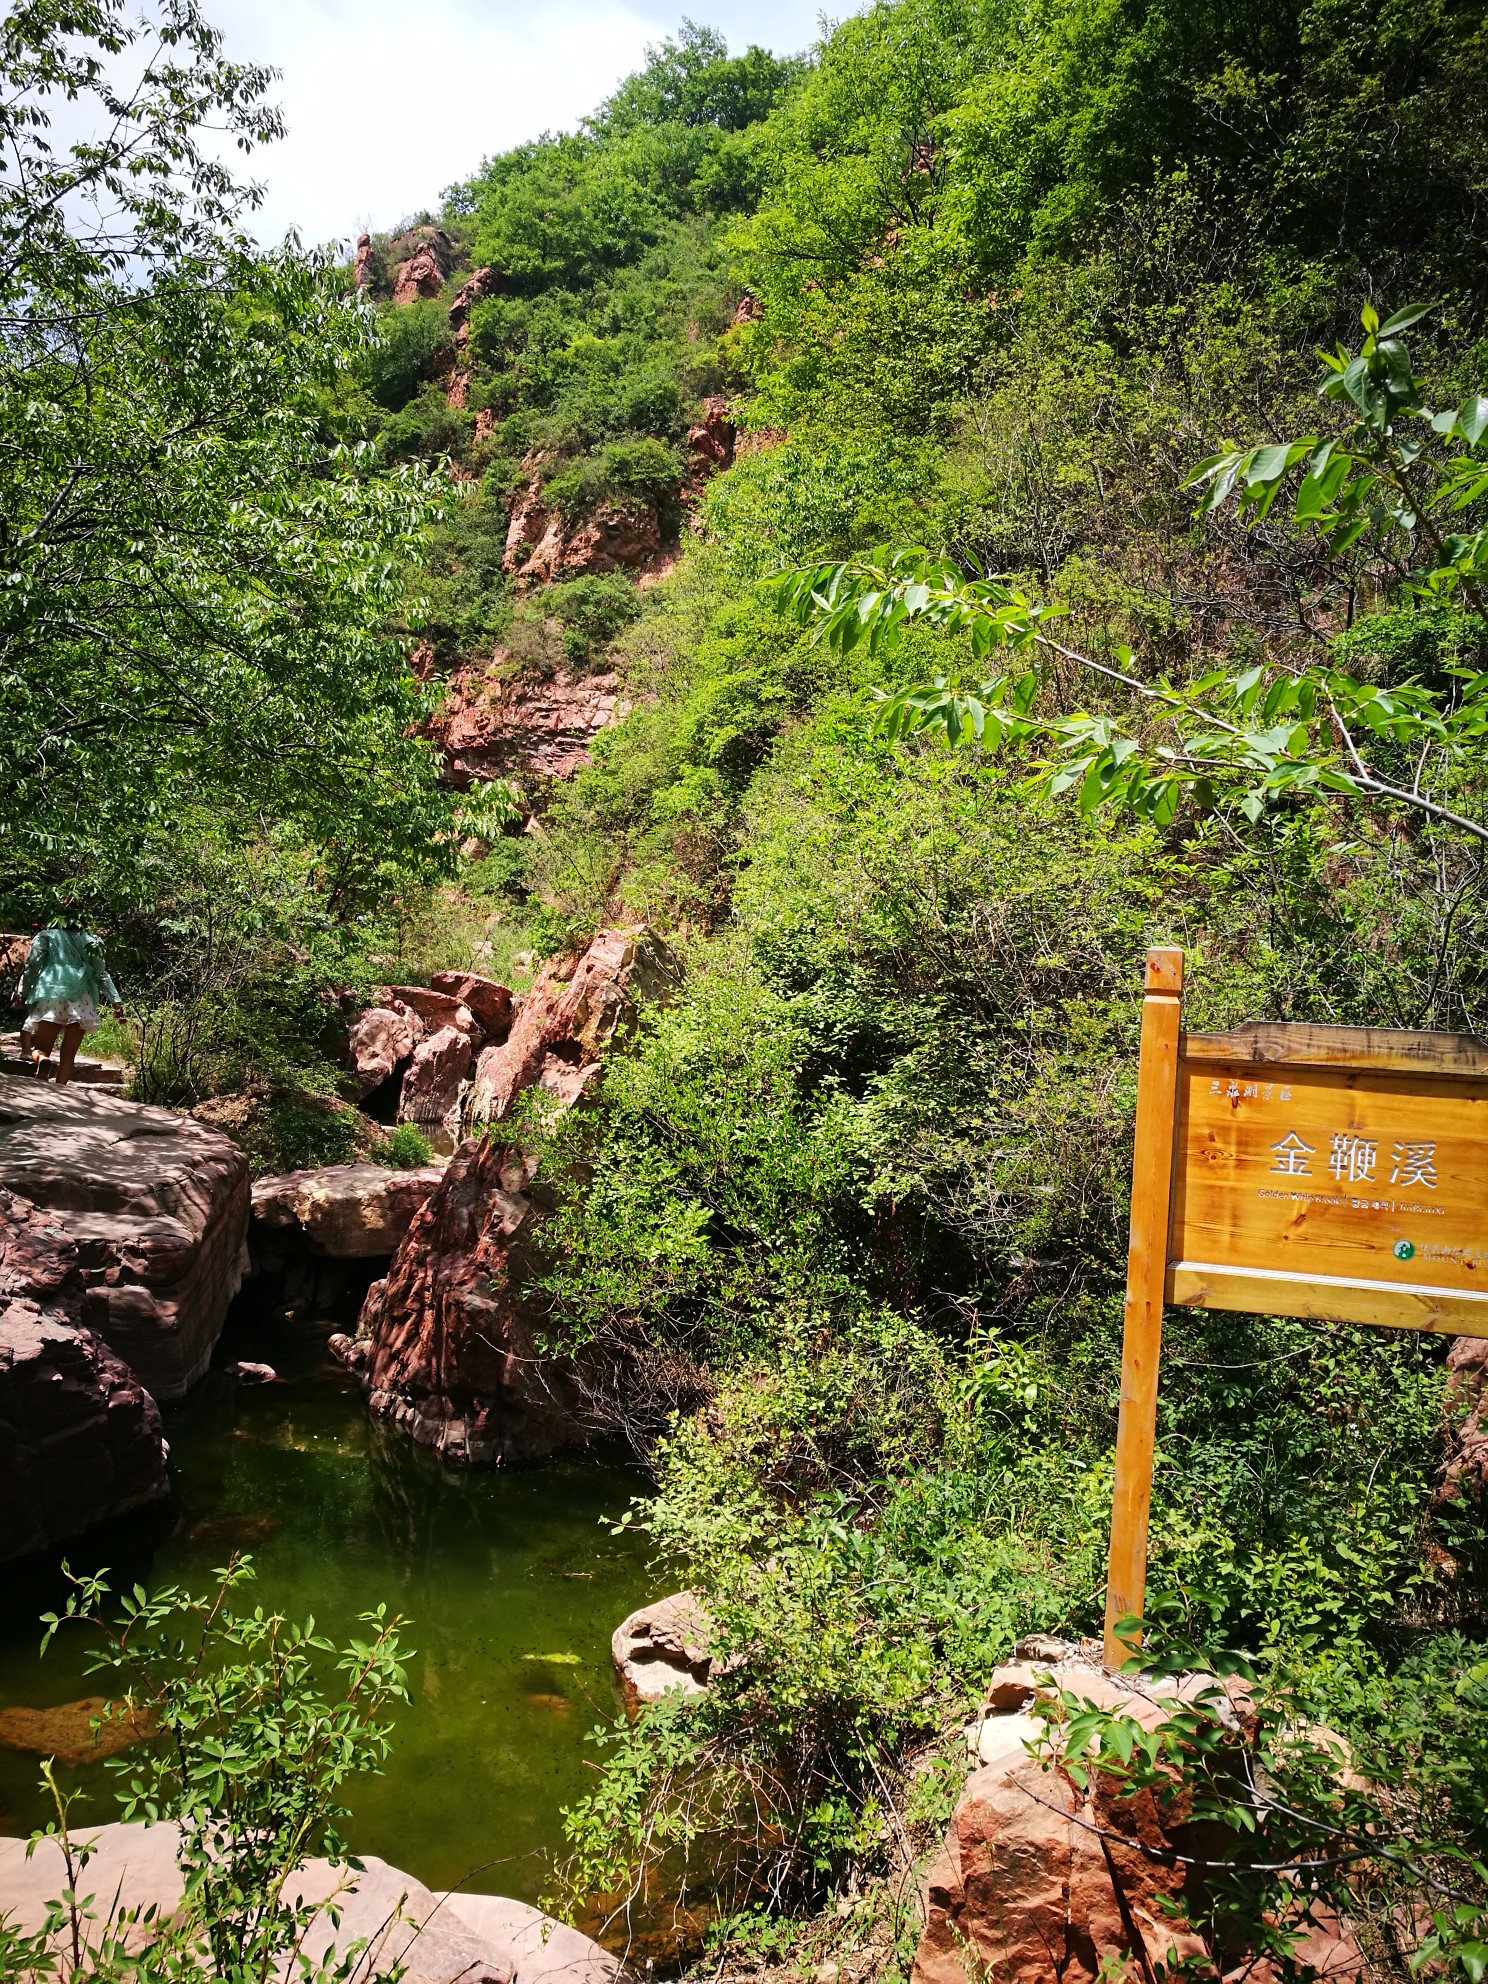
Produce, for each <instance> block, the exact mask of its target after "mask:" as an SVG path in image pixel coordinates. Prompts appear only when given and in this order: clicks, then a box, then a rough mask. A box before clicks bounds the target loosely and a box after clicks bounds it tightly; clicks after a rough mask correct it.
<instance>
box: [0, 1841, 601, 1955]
mask: <svg viewBox="0 0 1488 1984" xmlns="http://www.w3.org/2000/svg"><path fill="white" fill-rule="evenodd" d="M179 1837H180V1835H179V1832H178V1830H177V1828H176V1826H175V1825H174V1824H172V1823H169V1822H166V1823H163V1824H160V1825H156V1826H145V1825H139V1824H116V1825H103V1826H95V1827H82V1828H78V1829H76V1830H75V1831H74V1834H73V1838H74V1841H75V1842H77V1843H79V1844H90V1845H91V1848H92V1858H91V1859H90V1861H89V1863H88V1866H87V1869H86V1871H85V1874H84V1877H83V1879H82V1881H81V1882H80V1884H79V1886H80V1891H81V1892H82V1893H83V1894H93V1895H96V1896H97V1897H98V1908H97V1913H98V1915H99V1916H100V1917H102V1916H103V1915H104V1914H105V1913H106V1911H107V1906H108V1903H109V1902H110V1901H111V1900H112V1898H113V1897H114V1895H115V1894H117V1895H118V1897H119V1905H120V1906H121V1907H122V1908H126V1909H133V1910H139V1911H141V1912H143V1911H144V1910H146V1909H149V1908H151V1907H153V1908H155V1909H156V1910H157V1911H158V1914H159V1915H160V1916H161V1917H162V1918H168V1917H170V1916H171V1915H172V1914H174V1912H175V1911H176V1909H177V1908H178V1907H179V1906H180V1901H181V1893H182V1886H183V1883H182V1880H181V1872H180V1868H179V1866H178V1864H177V1859H176V1854H177V1847H178V1843H179ZM66 1885H67V1876H66V1865H65V1862H64V1861H63V1858H62V1852H61V1848H60V1847H59V1845H58V1843H57V1841H56V1840H55V1839H44V1840H42V1841H40V1843H39V1844H38V1845H37V1847H36V1849H35V1851H34V1853H33V1854H32V1855H31V1857H30V1858H29V1859H28V1858H27V1842H26V1841H25V1840H23V1839H0V1915H4V1914H9V1916H10V1918H11V1922H12V1926H13V1927H15V1928H17V1929H19V1930H21V1931H22V1932H23V1933H34V1932H35V1931H36V1930H38V1929H42V1928H44V1927H45V1925H46V1920H47V1904H48V1902H49V1901H50V1900H52V1899H53V1897H55V1896H57V1895H59V1894H60V1893H61V1891H62V1889H63V1888H64V1887H65V1886H66ZM287 1891H288V1892H289V1893H290V1894H291V1895H292V1896H293V1897H294V1898H295V1899H296V1900H298V1901H304V1902H308V1903H310V1904H311V1905H317V1904H320V1903H325V1904H326V1906H325V1907H324V1908H322V1909H321V1910H320V1912H319V1913H317V1915H316V1916H315V1919H314V1921H313V1922H312V1924H311V1926H310V1929H309V1931H308V1933H307V1934H306V1936H305V1938H304V1941H303V1943H302V1945H301V1953H302V1955H303V1956H304V1958H306V1959H307V1960H308V1962H309V1965H310V1967H311V1969H312V1970H313V1969H314V1968H315V1967H316V1966H318V1965H319V1964H320V1963H322V1962H323V1961H324V1960H325V1959H327V1958H328V1957H330V1956H331V1953H332V1952H333V1951H334V1950H341V1951H345V1950H347V1949H349V1948H350V1947H351V1945H353V1944H354V1943H357V1942H361V1941H365V1942H366V1944H367V1946H368V1947H367V1952H366V1955H365V1956H364V1957H363V1958H362V1961H361V1964H360V1965H359V1966H358V1969H357V1974H358V1975H359V1976H363V1975H368V1974H372V1973H376V1974H377V1975H381V1974H382V1973H383V1972H384V1971H387V1970H390V1969H392V1968H393V1967H394V1966H395V1965H397V1964H401V1965H402V1966H403V1967H404V1968H403V1972H402V1974H403V1977H404V1979H405V1984H517V1979H518V1978H519V1977H520V1979H521V1984H613V1980H615V1979H616V1978H617V1977H618V1976H619V1975H620V1974H621V1972H620V1965H619V1963H618V1961H617V1960H616V1959H615V1958H614V1957H612V1956H611V1955H609V1953H608V1952H607V1951H605V1950H603V1949H601V1948H600V1946H599V1945H598V1944H597V1943H592V1942H590V1940H589V1938H588V1937H587V1936H583V1935H581V1934H580V1933H579V1931H578V1930H577V1929H570V1928H567V1927H565V1925H564V1924H563V1923H561V1922H554V1921H552V1919H551V1918H550V1917H547V1916H544V1915H543V1914H541V1913H540V1911H539V1910H537V1909H535V1908H529V1907H527V1906H526V1904H525V1903H522V1902H517V1901H508V1900H506V1899H505V1898H504V1897H503V1896H499V1895H466V1894H434V1893H432V1892H431V1891H430V1890H429V1889H428V1888H426V1887H425V1886H424V1884H423V1882H422V1881H417V1880H415V1879H414V1878H413V1876H412V1875H411V1874H406V1873H404V1872H403V1871H402V1870H401V1869H400V1868H398V1867H393V1866H390V1865H389V1864H388V1862H387V1861H386V1860H379V1859H378V1858H377V1857H376V1855H374V1854H370V1853H369V1854H367V1855H366V1856H365V1859H364V1864H363V1868H362V1870H361V1871H360V1872H359V1873H354V1872H353V1871H352V1870H351V1868H349V1867H347V1866H346V1865H344V1864H336V1863H333V1862H331V1861H328V1860H307V1861H306V1862H305V1864H304V1865H303V1866H302V1867H301V1868H300V1869H299V1871H298V1873H297V1874H296V1875H295V1876H294V1877H293V1879H292V1881H291V1883H290V1884H289V1888H288V1890H287ZM332 1910H334V1919H333V1914H332ZM88 1933H91V1934H93V1935H95V1936H96V1934H97V1928H96V1927H95V1928H94V1929H93V1930H92V1931H91V1932H88ZM151 1933H152V1931H151V1928H150V1926H149V1925H148V1924H146V1923H136V1924H134V1925H133V1926H132V1927H131V1928H130V1929H128V1930H127V1931H126V1938H127V1942H128V1946H129V1948H130V1949H131V1950H132V1951H135V1952H138V1951H140V1950H142V1949H144V1948H146V1947H147V1946H148V1942H149V1938H150V1935H151ZM61 1948H62V1939H61V1936H60V1935H59V1937H58V1949H59V1952H60V1951H61ZM274 1974H275V1975H276V1976H278V1977H280V1978H284V1979H288V1978H290V1977H297V1976H298V1975H299V1974H300V1972H299V1966H298V1965H297V1964H296V1962H295V1959H294V1957H293V1956H286V1957H285V1958H284V1960H283V1962H282V1964H281V1965H280V1966H279V1968H278V1970H277V1971H276V1972H275V1973H274Z"/></svg>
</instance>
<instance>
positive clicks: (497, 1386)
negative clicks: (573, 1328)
mask: <svg viewBox="0 0 1488 1984" xmlns="http://www.w3.org/2000/svg"><path fill="white" fill-rule="evenodd" d="M676 977H677V968H676V965H675V962H674V961H673V960H672V958H671V956H670V954H669V953H668V952H667V951H666V950H665V948H664V947H663V946H662V945H661V944H660V943H659V942H658V941H657V940H656V939H654V938H651V937H649V936H643V935H641V934H640V933H637V932H634V931H622V930H602V931H601V932H600V933H599V935H598V936H597V937H595V939H594V941H593V942H592V943H591V944H590V946H589V948H588V950H587V951H586V952H585V953H584V954H583V956H582V957H581V958H578V959H573V958H569V959H560V960H556V961H555V962H553V963H552V964H549V965H548V966H547V967H546V968H545V969H544V970H543V971H542V972H541V973H540V974H539V976H538V978H537V981H536V983H535V984H534V985H533V987H532V990H531V991H530V992H529V993H528V994H527V995H526V998H525V999H524V1000H523V1002H522V1005H521V1009H520V1011H518V1012H517V1014H516V1017H515V1018H514V1020H513V1021H512V1024H511V1031H510V1033H509V1034H508V1035H507V1037H506V1039H505V1040H504V1041H502V1042H500V1043H499V1044H497V1045H495V1046H491V1047H487V1048H486V1049H485V1050H484V1051H483V1052H482V1054H481V1057H480V1062H479V1066H478V1071H477V1076H476V1080H475V1082H474V1083H473V1084H472V1088H471V1094H470V1097H469V1098H467V1109H472V1108H473V1110H474V1111H475V1113H476V1120H478V1121H479V1122H481V1123H486V1122H499V1121H500V1120H502V1118H504V1117H505V1116H506V1115H507V1114H509V1113H510V1110H511V1106H512V1103H513V1102H514V1100H515V1099H516V1097H517V1096H518V1095H520V1094H521V1093H522V1092H523V1090H524V1089H528V1088H531V1087H534V1086H541V1087H542V1088H543V1089H544V1090H545V1091H546V1093H548V1094H549V1095H550V1096H551V1097H552V1098H553V1100H554V1102H555V1104H557V1105H559V1106H563V1107H570V1106H572V1104H573V1103H574V1102H576V1101H577V1100H578V1099H579V1097H580V1096H581V1095H582V1094H583V1092H584V1091H585V1089H587V1088H588V1087H589V1086H590V1085H591V1084H592V1083H593V1082H594V1081H595V1080H597V1079H598V1076H599V1073H600V1070H601V1057H602V1056H603V1054H604V1052H605V1051H606V1049H607V1048H608V1047H609V1046H610V1045H611V1044H612V1043H613V1042H614V1041H615V1040H616V1039H617V1037H619V1036H621V1035H623V1034H624V1033H625V1032H627V1031H628V1030H629V1028H630V1026H631V1025H632V1024H633V1021H634V1016H635V1011H636V1004H637V1001H638V1000H639V999H642V998H648V997H649V998H664V997H666V996H667V994H668V993H669V991H670V990H671V988H672V986H673V985H674V984H675V982H676ZM534 1166H535V1160H534V1159H530V1158H527V1157H525V1156H524V1155H523V1154H522V1152H521V1151H519V1150H518V1149H516V1148H515V1147H514V1146H513V1145H511V1144H505V1143H498V1142H496V1141H495V1140H494V1139H491V1138H489V1137H476V1138H471V1139H469V1140H467V1141H466V1142H465V1143H463V1144H461V1145H460V1147H459V1149H458V1150H457V1151H456V1152H455V1155H454V1157H453V1159H452V1160H451V1162H450V1164H449V1167H448V1169H447V1170H446V1172H445V1174H444V1177H443V1180H442V1181H441V1183H440V1184H439V1185H438V1187H437V1188H436V1189H435V1190H434V1191H433V1192H432V1193H431V1194H430V1195H429V1197H428V1199H427V1200H426V1201H425V1203H424V1205H423V1206H422V1207H421V1208H420V1209H419V1211H418V1212H417V1213H416V1214H415V1215H414V1218H413V1220H412V1222H411V1224H410V1226H409V1228H408V1232H407V1234H406V1236H405V1237H404V1239H403V1242H402V1244H401V1245H400V1246H399V1248H398V1251H397V1253H396V1254H395V1255H394V1256H393V1259H392V1262H391V1264H390V1266H389V1269H388V1273H387V1277H386V1279H385V1280H383V1281H379V1282H376V1283H374V1284H373V1286H372V1288H371V1290H370V1291H369V1292H368V1295H367V1299H366V1302H365V1304H364V1305H363V1308H362V1313H361V1316H360V1318H359V1319H358V1323H357V1336H356V1339H355V1340H354V1341H350V1340H345V1339H343V1340H342V1341H341V1342H340V1344H339V1345H338V1346H337V1347H338V1350H339V1354H340V1355H342V1356H343V1357H344V1359H345V1361H346V1362H347V1363H348V1364H349V1365H350V1366H351V1367H352V1368H353V1369H354V1370H357V1371H358V1372H360V1373H361V1376H362V1381H363V1383H364V1385H365V1386H366V1389H367V1394H368V1402H369V1404H370V1407H371V1409H372V1411H373V1412H374V1413H376V1414H378V1415H379V1416H381V1417H384V1418H387V1419H391V1420H392V1421H394V1422H395V1423H396V1424H397V1425H399V1426H402V1427H403V1428H404V1429H405V1430H406V1431H407V1432H408V1433H409V1434H410V1435H411V1436H412V1437H413V1438H414V1439H415V1440H417V1441H419V1442H420V1443H421V1444H422V1445H425V1446H430V1447H433V1448H434V1449H435V1450H436V1451H437V1452H439V1453H441V1454H444V1455H446V1456H447V1457H448V1458H450V1459H452V1460H460V1461H472V1462H478V1463H488V1464H489V1463H499V1462H502V1461H507V1460H530V1459H536V1458H538V1457H539V1456H541V1455H543V1454H548V1453H553V1452H556V1451H557V1450H558V1449H559V1448H561V1447H565V1446H574V1445H579V1444H582V1443H583V1441H584V1440H585V1439H586V1438H587V1437H588V1432H589V1427H588V1423H587V1421H586V1418H585V1415H584V1409H583V1386H582V1384H581V1375H582V1374H581V1373H580V1372H579V1371H578V1370H576V1369H575V1368H573V1367H571V1366H569V1365H567V1364H565V1363H564V1362H563V1361H562V1360H561V1359H556V1358H552V1357H548V1356H545V1355H544V1354H543V1353H542V1352H541V1351H540V1350H539V1349H538V1337H539V1333H540V1328H541V1324H542V1322H543V1319H544V1316H543V1311H542V1310H541V1309H540V1308H534V1307H533V1306H532V1305H531V1304H530V1302H529V1298H528V1284H529V1277H530V1274H531V1269H532V1265H533V1258H532V1251H531V1248H532V1239H533V1233H534V1228H535V1227H536V1226H537V1225H538V1224H539V1223H540V1220H541V1217H542V1214H543V1212H544V1210H545V1209H546V1208H545V1206H544V1203H543V1200H542V1197H541V1195H540V1193H539V1192H537V1191H536V1190H535V1189H534V1185H533V1178H534Z"/></svg>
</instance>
